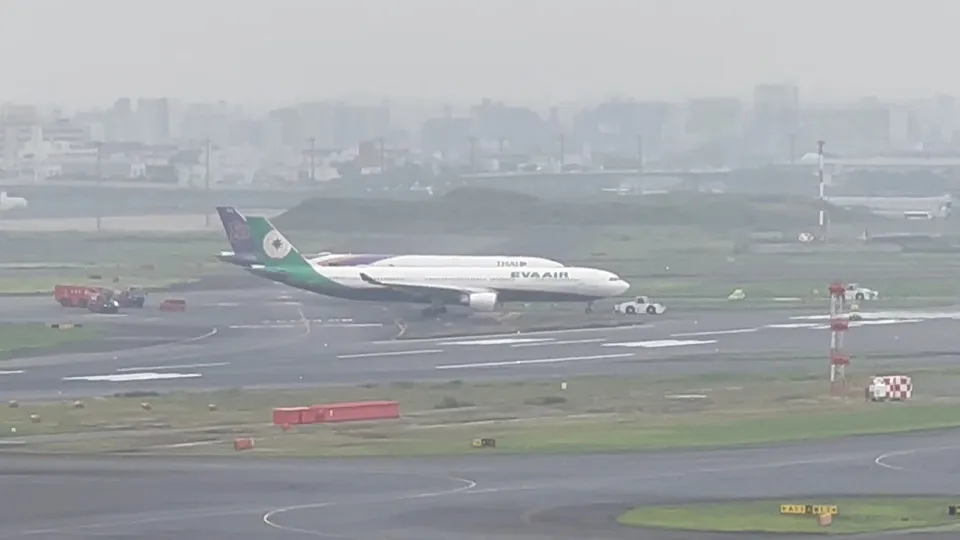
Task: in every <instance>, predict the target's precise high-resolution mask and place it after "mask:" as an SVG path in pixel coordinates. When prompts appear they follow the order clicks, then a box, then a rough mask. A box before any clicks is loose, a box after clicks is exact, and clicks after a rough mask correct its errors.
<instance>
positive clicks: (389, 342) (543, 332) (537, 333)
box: [370, 324, 654, 345]
mask: <svg viewBox="0 0 960 540" xmlns="http://www.w3.org/2000/svg"><path fill="white" fill-rule="evenodd" d="M653 327H654V325H652V324H631V325H629V326H610V327H590V328H569V329H567V330H536V331H533V332H523V333H522V334H517V333H516V332H514V333H511V334H491V335H488V336H487V337H488V338H503V337H512V338H514V339H517V335H523V336H544V335H553V334H576V333H582V332H614V331H617V330H641V329H645V328H653ZM437 341H440V342H443V341H450V338H449V337H439V338H415V339H402V340H397V339H382V340H379V341H371V342H370V344H371V345H392V344H395V343H398V342H408V343H409V342H417V343H430V342H437Z"/></svg>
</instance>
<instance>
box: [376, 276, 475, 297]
mask: <svg viewBox="0 0 960 540" xmlns="http://www.w3.org/2000/svg"><path fill="white" fill-rule="evenodd" d="M360 279H362V280H363V281H365V282H367V283H369V284H371V285H379V286H381V287H387V288H389V289H394V290H396V291H400V292H404V293H408V294H410V295H411V296H418V297H423V296H427V297H434V296H442V297H445V298H457V299H459V298H460V297H461V296H463V295H464V294H472V293H482V292H494V291H492V290H490V289H485V288H482V287H446V286H443V285H436V284H434V283H418V282H415V281H393V280H390V281H381V280H379V279H374V278H373V277H371V276H370V275H369V274H365V273H363V272H360Z"/></svg>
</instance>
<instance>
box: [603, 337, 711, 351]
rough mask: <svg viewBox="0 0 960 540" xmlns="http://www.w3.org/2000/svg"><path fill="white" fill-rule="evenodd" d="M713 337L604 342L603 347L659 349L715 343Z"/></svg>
mask: <svg viewBox="0 0 960 540" xmlns="http://www.w3.org/2000/svg"><path fill="white" fill-rule="evenodd" d="M716 342H717V340H715V339H706V340H696V339H690V340H677V339H656V340H652V341H626V342H623V343H604V344H603V346H604V347H642V348H644V349H660V348H663V347H688V346H691V345H709V344H711V343H716Z"/></svg>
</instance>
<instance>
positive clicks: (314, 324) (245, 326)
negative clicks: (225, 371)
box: [228, 321, 383, 330]
mask: <svg viewBox="0 0 960 540" xmlns="http://www.w3.org/2000/svg"><path fill="white" fill-rule="evenodd" d="M304 324H305V322H304V321H297V322H296V323H295V324H294V323H287V324H234V325H230V326H229V327H228V328H230V329H231V330H264V329H267V328H303V325H304ZM309 324H310V325H311V326H312V327H314V328H380V327H382V326H383V323H318V322H312V321H311V322H310V323H309Z"/></svg>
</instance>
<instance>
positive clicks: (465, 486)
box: [262, 475, 477, 537]
mask: <svg viewBox="0 0 960 540" xmlns="http://www.w3.org/2000/svg"><path fill="white" fill-rule="evenodd" d="M422 476H423V477H425V478H440V479H443V480H453V481H455V482H460V483H461V484H462V485H461V486H460V487H456V488H453V489H445V490H442V491H430V492H425V493H413V494H410V495H397V496H388V497H382V498H380V499H379V500H380V501H381V502H388V503H389V502H398V501H408V500H412V499H428V498H434V497H445V496H449V495H455V494H457V493H468V492H469V491H470V490H471V489H473V488H475V487H477V483H476V482H474V481H473V480H468V479H466V478H459V477H456V476H433V475H422ZM374 502H376V501H374ZM337 504H339V501H324V502H316V503H309V504H299V505H297V506H287V507H284V508H277V509H274V510H270V511H269V512H266V513H264V514H263V518H262V519H263V523H264V524H265V525H268V526H270V527H272V528H274V529H277V530H279V531H284V532H287V533H299V534H304V535H308V536H322V537H338V536H342V535H338V534H327V533H325V532H323V531H320V530H317V529H301V528H298V527H289V526H287V525H282V524H280V523H277V521H276V517H277V516H278V515H280V514H283V513H287V512H293V511H296V510H316V509H319V508H324V507H327V506H335V505H337Z"/></svg>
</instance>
